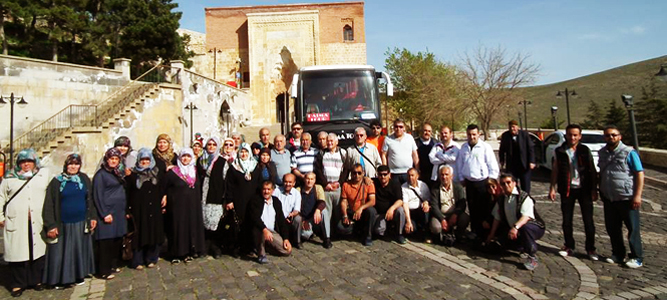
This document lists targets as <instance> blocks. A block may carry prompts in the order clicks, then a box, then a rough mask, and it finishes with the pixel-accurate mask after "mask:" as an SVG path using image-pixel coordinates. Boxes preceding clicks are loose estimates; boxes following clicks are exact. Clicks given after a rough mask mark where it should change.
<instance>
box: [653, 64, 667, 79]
mask: <svg viewBox="0 0 667 300" xmlns="http://www.w3.org/2000/svg"><path fill="white" fill-rule="evenodd" d="M655 77H658V79H660V80H662V81H667V63H666V64H662V65H661V66H660V71H658V73H657V74H655Z"/></svg>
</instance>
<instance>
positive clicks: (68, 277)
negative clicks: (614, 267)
mask: <svg viewBox="0 0 667 300" xmlns="http://www.w3.org/2000/svg"><path fill="white" fill-rule="evenodd" d="M291 129H292V131H291V133H290V135H289V136H288V137H286V136H284V135H282V134H277V135H275V136H274V138H273V143H271V139H270V138H271V134H270V131H269V129H267V128H262V129H261V130H260V131H259V141H257V142H255V143H252V144H249V143H246V142H245V140H244V137H243V136H241V135H240V134H237V133H234V134H232V136H231V137H230V138H227V139H224V140H222V141H221V140H220V139H219V138H217V137H210V138H208V139H206V140H204V139H197V140H196V141H195V142H194V143H193V145H192V148H189V147H185V148H183V149H181V150H180V152H179V153H178V154H176V153H175V152H174V149H173V143H172V140H171V138H170V137H169V136H168V135H166V134H161V135H159V136H158V137H157V140H156V144H155V147H154V148H153V149H149V148H141V149H139V150H138V151H135V150H133V149H132V146H131V142H130V140H129V139H128V138H127V137H120V138H118V139H117V140H116V141H115V143H114V147H113V148H110V149H108V150H107V151H106V153H105V155H104V157H103V159H102V161H101V162H100V164H99V166H98V167H99V168H98V170H97V171H96V172H95V175H94V176H93V178H92V180H91V179H90V178H89V176H87V175H86V174H84V173H82V172H81V163H82V159H81V157H80V156H79V155H78V154H71V155H69V156H68V157H67V158H66V160H65V162H64V164H63V170H62V172H60V173H59V174H57V175H56V174H50V173H49V170H48V169H46V168H41V166H40V162H39V158H38V157H37V154H36V153H35V152H34V151H33V150H31V149H26V150H23V151H21V152H20V153H19V154H18V157H17V161H16V168H15V169H14V170H12V172H11V173H10V174H8V176H7V177H6V178H5V179H4V180H3V181H2V183H1V184H0V204H2V206H3V211H2V212H1V214H0V226H2V228H3V233H4V243H5V255H4V259H5V260H6V261H7V262H9V266H10V269H11V273H12V283H11V291H12V295H13V296H20V295H21V293H22V292H23V290H24V289H26V288H34V289H36V290H39V289H42V288H43V285H46V286H49V287H55V288H65V287H68V286H72V285H75V284H81V283H83V279H84V278H85V277H87V276H89V275H91V274H96V275H97V276H99V277H100V278H103V279H113V278H114V276H115V275H114V273H117V272H120V269H119V266H120V263H121V258H124V259H126V260H129V266H130V267H131V268H134V269H138V270H141V269H143V268H153V267H155V266H156V264H157V263H158V258H159V257H160V256H161V255H162V254H164V257H165V258H166V259H167V260H169V261H171V263H172V264H178V263H181V262H185V263H188V262H191V261H192V260H193V259H194V258H196V257H198V256H202V255H206V254H208V255H211V256H213V257H215V258H217V257H219V256H221V255H222V254H223V253H225V252H227V253H229V254H231V255H234V256H238V255H252V256H256V259H257V261H258V262H259V263H267V262H268V258H267V252H272V253H275V254H277V255H290V254H291V252H292V247H294V248H297V249H299V248H301V246H302V243H304V242H305V241H308V240H312V238H313V236H319V239H320V240H321V244H322V246H323V247H324V248H326V249H328V248H331V247H332V246H333V243H332V237H343V236H346V235H355V234H356V235H358V236H359V237H360V238H361V241H362V243H363V245H365V246H371V245H372V243H373V238H374V237H378V236H389V235H392V236H393V237H394V238H395V240H396V241H397V242H398V243H401V244H403V243H406V238H405V236H406V235H414V236H415V238H417V239H423V241H424V242H427V243H432V242H438V243H443V244H445V245H449V246H451V245H453V244H454V243H455V242H456V241H458V240H461V239H471V240H475V241H479V242H480V243H481V244H490V243H495V242H496V241H498V242H500V243H501V244H502V245H503V246H513V247H514V246H515V247H516V249H518V250H519V251H520V252H521V253H522V254H525V255H524V256H525V258H526V261H525V266H526V268H528V269H534V268H535V267H536V266H537V264H538V262H537V258H536V252H537V244H536V241H537V240H538V239H540V238H541V237H542V236H543V235H544V231H545V225H544V222H543V220H542V219H541V218H540V216H539V214H538V212H537V210H536V203H535V201H534V199H533V198H531V197H530V195H529V192H530V170H531V169H532V168H534V167H535V161H534V155H533V146H532V144H531V143H530V140H529V139H528V138H527V136H526V133H525V132H523V131H520V130H518V127H517V126H516V124H513V123H510V130H509V131H508V133H506V134H504V135H503V137H502V141H501V148H500V162H501V164H503V165H504V169H505V170H507V171H508V173H502V174H501V173H500V166H499V164H498V162H497V161H496V156H495V154H494V152H493V149H492V148H491V146H490V145H489V144H487V143H485V142H484V141H483V140H482V139H480V131H479V129H478V128H477V126H475V125H470V126H468V128H467V130H466V133H467V141H466V142H465V143H463V144H462V145H459V144H458V143H457V142H455V141H454V140H453V132H452V130H451V129H450V128H449V127H447V126H443V127H442V128H441V129H440V140H436V139H435V138H433V137H432V134H433V130H432V126H431V125H430V124H423V125H422V134H421V135H420V136H419V137H417V138H414V137H413V136H412V135H410V134H408V133H406V124H405V122H404V121H403V120H401V119H397V120H396V121H394V123H393V130H394V132H393V134H391V135H388V136H383V135H382V134H381V131H382V127H381V125H380V123H379V122H377V121H376V122H373V123H371V133H370V135H369V134H368V133H367V132H366V130H365V129H364V128H363V127H359V128H356V130H355V133H354V137H355V138H354V144H353V145H352V146H350V147H348V148H347V149H343V148H341V147H339V146H338V136H337V135H336V134H334V133H326V132H320V133H319V134H318V135H317V140H316V141H313V139H312V136H311V135H310V134H309V133H307V132H304V131H303V126H302V124H300V123H294V124H292V127H291ZM566 136H567V143H566V144H565V145H564V146H562V147H560V148H558V149H557V150H556V159H555V160H554V168H553V169H554V173H553V174H554V175H553V176H552V187H551V192H550V197H551V198H552V199H553V198H554V195H555V191H556V186H558V191H559V192H560V194H561V201H562V205H561V207H562V209H563V215H564V218H563V219H564V220H563V230H564V232H565V246H564V248H563V251H562V252H566V254H567V255H571V253H572V251H573V249H574V240H573V239H572V225H571V223H572V211H573V205H574V199H578V200H579V202H580V204H581V207H582V213H583V214H584V215H585V216H584V222H585V223H586V234H587V245H586V248H587V250H588V254H589V255H590V256H591V258H593V259H597V255H596V254H595V248H594V243H593V238H592V237H593V235H594V227H593V222H592V204H590V206H588V204H589V203H588V202H590V201H591V200H592V199H595V197H596V195H597V193H596V191H597V189H596V187H597V186H598V173H597V172H596V170H595V167H594V166H593V165H592V159H591V154H590V150H588V149H587V148H585V146H584V145H582V144H579V143H578V141H579V138H580V136H581V128H580V127H578V126H577V125H570V126H568V128H567V134H566ZM605 138H607V141H608V145H607V147H605V148H604V149H603V150H601V151H600V169H601V171H600V173H599V180H601V184H600V185H599V186H600V187H601V190H600V194H601V196H602V198H603V200H604V201H605V219H606V220H605V222H606V225H607V230H608V232H609V234H610V237H611V240H612V247H613V255H612V256H611V257H610V261H611V262H616V263H619V262H622V260H623V258H624V254H625V248H624V246H623V245H624V244H623V237H622V228H621V224H622V223H625V224H626V226H628V227H629V229H630V232H631V234H630V248H631V260H630V261H628V263H627V265H628V266H630V267H637V266H641V263H642V252H641V240H640V236H639V214H638V208H639V205H640V204H641V190H642V185H643V173H642V168H641V162H640V161H639V157H638V156H637V154H636V152H635V151H634V150H632V148H630V147H627V146H625V145H623V143H622V142H620V132H619V131H618V129H616V128H615V127H609V128H607V129H605ZM54 175H55V176H54ZM516 179H518V180H519V182H520V189H519V188H518V185H517V180H516ZM629 186H630V187H633V188H628V187H629ZM589 213H590V215H589ZM568 222H569V223H568ZM566 223H568V224H566ZM468 225H470V232H468V231H467V228H468ZM589 227H590V228H589ZM130 236H131V238H128V237H130ZM589 238H590V241H589ZM165 240H166V241H167V245H168V247H167V249H162V246H163V244H164V242H165Z"/></svg>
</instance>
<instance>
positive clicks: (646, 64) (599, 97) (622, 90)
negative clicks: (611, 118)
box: [512, 55, 667, 128]
mask: <svg viewBox="0 0 667 300" xmlns="http://www.w3.org/2000/svg"><path fill="white" fill-rule="evenodd" d="M662 63H667V55H666V56H662V57H657V58H653V59H649V60H645V61H641V62H637V63H632V64H628V65H624V66H621V67H617V68H613V69H610V70H606V71H602V72H599V73H594V74H591V75H587V76H583V77H579V78H575V79H570V80H567V81H562V82H558V83H553V84H547V85H539V86H532V87H526V88H523V89H522V90H521V92H522V94H523V97H525V99H527V100H530V101H532V105H529V106H528V125H529V126H530V127H531V128H534V127H537V126H539V125H540V124H541V123H542V121H543V120H544V119H546V118H550V117H551V106H554V105H555V106H558V120H559V121H561V120H562V121H565V122H567V112H566V107H565V97H563V98H561V99H557V98H556V93H557V92H558V91H559V90H565V88H568V89H569V90H573V89H574V90H575V91H576V92H577V94H578V96H577V97H576V98H574V99H573V98H572V97H570V117H571V119H572V122H573V123H581V122H583V121H584V120H585V118H586V113H587V112H588V105H589V103H590V101H595V102H597V103H598V104H600V107H602V109H603V110H604V111H606V109H607V106H608V105H609V100H610V99H614V100H615V101H617V103H618V104H619V105H621V106H623V103H622V101H621V94H630V95H633V96H635V100H638V99H639V98H641V91H642V87H643V86H644V85H646V84H647V83H648V81H649V80H650V79H651V78H652V77H653V76H654V75H655V73H657V72H658V70H660V65H661V64H662ZM658 86H659V88H660V89H663V90H667V82H661V81H659V85H658ZM517 102H518V101H517ZM517 109H518V106H517ZM521 109H523V108H522V107H521ZM512 117H513V118H516V117H517V116H516V114H513V115H512Z"/></svg>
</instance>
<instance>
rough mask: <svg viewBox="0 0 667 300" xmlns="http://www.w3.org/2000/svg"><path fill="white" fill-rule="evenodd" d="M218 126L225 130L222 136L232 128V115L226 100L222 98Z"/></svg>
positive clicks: (227, 133)
mask: <svg viewBox="0 0 667 300" xmlns="http://www.w3.org/2000/svg"><path fill="white" fill-rule="evenodd" d="M220 127H221V129H222V131H224V132H225V134H224V136H229V135H230V133H231V132H232V131H233V130H234V116H233V115H232V108H231V107H230V106H229V103H227V100H224V101H223V102H222V105H220Z"/></svg>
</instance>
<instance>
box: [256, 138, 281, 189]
mask: <svg viewBox="0 0 667 300" xmlns="http://www.w3.org/2000/svg"><path fill="white" fill-rule="evenodd" d="M257 172H258V173H259V174H258V175H259V176H260V179H259V182H264V181H266V180H271V182H273V184H276V182H278V171H277V170H276V163H274V162H273V161H271V149H269V148H268V147H267V148H263V149H262V150H260V151H259V163H258V164H257ZM257 188H258V189H259V187H257Z"/></svg>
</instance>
